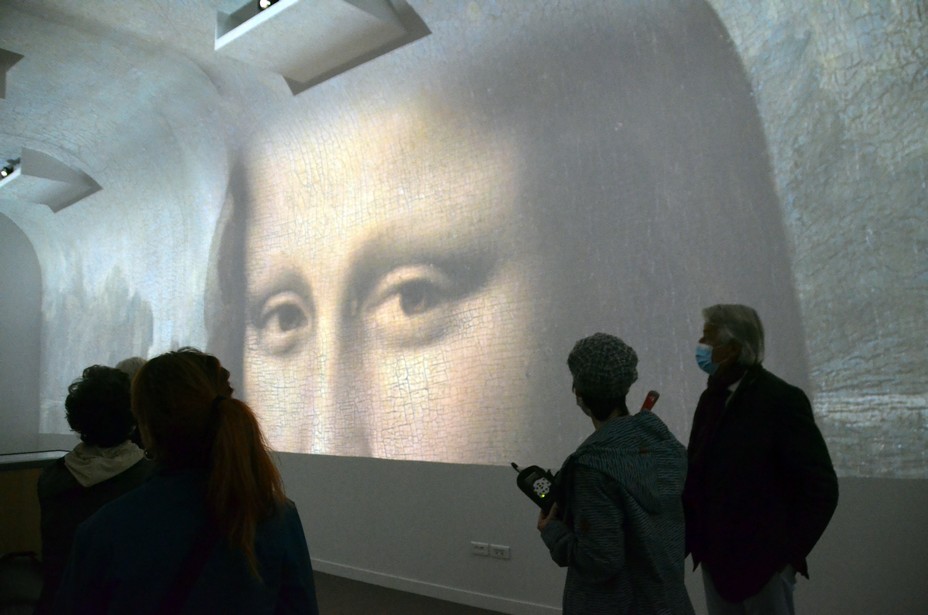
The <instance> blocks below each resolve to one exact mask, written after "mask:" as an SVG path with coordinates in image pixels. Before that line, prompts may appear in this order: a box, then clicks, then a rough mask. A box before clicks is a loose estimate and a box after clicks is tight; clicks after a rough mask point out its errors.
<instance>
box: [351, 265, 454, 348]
mask: <svg viewBox="0 0 928 615" xmlns="http://www.w3.org/2000/svg"><path fill="white" fill-rule="evenodd" d="M460 290H461V289H458V288H456V284H455V281H454V279H453V278H452V277H450V276H449V275H447V274H446V273H444V272H443V271H442V270H440V269H438V268H436V267H432V266H431V265H412V266H405V267H398V268H396V269H394V270H393V271H390V272H389V273H388V274H387V275H385V276H384V277H383V278H381V280H380V281H379V282H378V283H377V286H376V287H375V288H374V290H373V292H372V293H371V294H370V295H369V298H368V300H367V301H366V302H365V306H364V314H365V317H366V318H369V319H370V322H369V324H370V325H371V326H372V327H373V328H375V329H376V330H377V331H378V332H380V333H382V334H384V335H385V336H386V337H387V338H388V339H390V340H391V341H394V342H396V343H398V344H400V345H417V344H424V343H427V342H430V341H432V340H434V339H437V338H439V337H441V335H442V334H443V333H444V331H445V329H446V327H447V325H448V320H449V318H450V316H451V312H450V304H451V301H452V300H453V299H454V298H455V297H456V296H457V295H458V294H459V293H460Z"/></svg>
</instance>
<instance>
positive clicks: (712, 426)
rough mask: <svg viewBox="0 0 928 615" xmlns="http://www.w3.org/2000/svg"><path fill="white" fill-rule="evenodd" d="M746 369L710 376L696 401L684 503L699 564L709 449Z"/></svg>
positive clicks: (690, 542) (689, 541)
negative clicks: (700, 512) (700, 526)
mask: <svg viewBox="0 0 928 615" xmlns="http://www.w3.org/2000/svg"><path fill="white" fill-rule="evenodd" d="M746 372H747V369H746V368H745V367H743V366H741V365H737V366H733V367H732V368H730V369H727V370H725V371H724V372H723V373H722V374H721V375H713V376H709V381H708V383H707V384H706V390H705V391H703V393H702V395H700V396H699V403H697V404H696V413H695V415H694V416H693V428H692V430H691V432H690V442H689V446H688V447H687V450H686V452H687V457H688V459H689V468H688V471H687V475H686V485H685V487H684V489H683V504H684V508H685V510H686V516H687V527H686V530H687V531H686V533H687V537H686V538H687V551H688V552H691V553H693V559H694V563H698V557H699V553H698V551H700V550H701V549H700V548H699V544H698V543H699V536H700V535H701V532H700V531H699V523H700V519H699V511H700V508H701V500H702V493H703V487H704V485H703V481H704V479H705V460H706V452H707V449H708V448H709V445H710V444H711V442H712V439H713V437H714V436H715V432H716V430H717V429H718V426H719V422H720V421H721V420H722V416H723V415H724V414H725V403H726V402H727V401H728V397H729V396H730V395H731V391H729V390H728V387H730V386H731V385H732V384H734V383H735V382H737V381H738V380H740V379H741V378H743V377H744V375H745V373H746Z"/></svg>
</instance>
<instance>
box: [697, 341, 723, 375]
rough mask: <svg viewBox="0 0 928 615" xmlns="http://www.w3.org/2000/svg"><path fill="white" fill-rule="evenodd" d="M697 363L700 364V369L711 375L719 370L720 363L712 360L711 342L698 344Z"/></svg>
mask: <svg viewBox="0 0 928 615" xmlns="http://www.w3.org/2000/svg"><path fill="white" fill-rule="evenodd" d="M696 364H697V365H699V369H701V370H702V371H704V372H706V373H707V374H709V375H710V376H711V375H712V374H714V373H715V372H716V370H718V368H719V364H718V363H713V362H712V346H710V345H709V344H697V345H696Z"/></svg>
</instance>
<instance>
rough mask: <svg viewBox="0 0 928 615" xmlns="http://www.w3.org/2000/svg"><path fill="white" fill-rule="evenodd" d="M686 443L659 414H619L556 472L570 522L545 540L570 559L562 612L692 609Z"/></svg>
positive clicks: (563, 561)
mask: <svg viewBox="0 0 928 615" xmlns="http://www.w3.org/2000/svg"><path fill="white" fill-rule="evenodd" d="M685 477H686V449H685V448H684V447H683V445H682V444H681V443H680V442H678V441H677V439H676V438H674V436H673V434H671V433H670V431H669V430H668V429H667V426H666V425H664V423H663V422H662V421H661V420H660V419H659V418H658V417H657V416H656V415H654V414H653V413H650V412H639V413H638V414H636V415H633V416H627V417H622V418H616V419H612V420H610V421H608V422H606V423H605V424H604V425H603V426H602V427H601V428H600V429H599V430H597V431H595V432H594V433H593V434H592V435H591V436H590V437H589V438H587V439H586V441H584V442H583V444H581V445H580V447H579V448H578V449H577V450H576V452H574V454H572V455H571V456H570V457H568V458H567V461H565V462H564V465H563V467H562V468H561V471H560V473H559V474H558V482H559V484H561V485H562V487H563V489H564V502H565V509H564V510H563V511H561V513H560V515H561V518H562V519H563V521H553V522H551V523H549V524H548V525H547V526H546V527H545V529H544V530H543V531H542V534H541V535H542V539H543V540H544V542H545V544H546V545H547V546H548V549H549V550H550V552H551V557H552V559H553V560H554V561H555V562H556V563H557V564H558V565H560V566H567V581H566V584H565V586H564V605H563V606H564V613H565V615H570V614H573V613H577V614H580V613H582V614H583V615H596V614H597V613H609V614H616V613H635V614H636V615H642V614H649V613H653V614H661V615H678V614H679V615H689V614H691V613H693V607H692V605H691V603H690V600H689V596H688V595H687V593H686V587H685V586H684V584H683V575H684V570H683V556H684V522H683V504H682V501H681V494H682V492H683V482H684V480H685Z"/></svg>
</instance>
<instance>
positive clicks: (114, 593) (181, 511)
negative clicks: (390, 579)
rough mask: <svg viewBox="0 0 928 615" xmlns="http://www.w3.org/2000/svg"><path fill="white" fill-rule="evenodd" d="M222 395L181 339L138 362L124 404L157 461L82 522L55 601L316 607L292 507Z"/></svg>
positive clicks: (220, 384)
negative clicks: (179, 344)
mask: <svg viewBox="0 0 928 615" xmlns="http://www.w3.org/2000/svg"><path fill="white" fill-rule="evenodd" d="M232 393H233V390H232V386H231V385H230V383H229V372H228V371H227V370H226V369H225V368H223V367H222V365H221V364H220V363H219V361H218V360H217V359H216V358H215V357H213V356H210V355H208V354H204V353H202V352H199V351H197V350H194V349H191V348H184V349H181V350H178V351H174V352H169V353H166V354H163V355H161V356H159V357H156V358H154V359H151V360H150V361H148V363H146V364H145V365H144V366H143V367H142V368H141V369H140V370H139V372H138V374H137V375H136V377H135V379H134V380H133V383H132V411H133V413H134V414H135V416H136V419H137V421H138V425H139V430H140V431H141V434H142V440H143V442H144V444H145V448H146V451H147V452H148V454H149V455H151V456H152V457H153V458H154V459H155V461H156V463H157V465H158V467H159V470H158V472H157V473H156V474H155V476H153V477H152V478H151V479H150V480H149V481H148V482H146V483H145V484H144V485H142V486H141V487H139V488H138V489H136V490H135V491H133V492H132V493H130V494H128V495H127V496H125V497H122V498H120V499H119V500H116V501H115V502H113V503H112V504H111V505H109V506H107V507H105V508H104V509H102V510H101V511H100V512H98V513H97V514H96V515H95V516H94V517H92V518H91V519H90V520H89V521H88V522H87V523H86V524H84V525H83V526H82V527H81V529H80V531H79V532H78V535H77V538H76V539H75V543H74V548H73V551H72V553H71V559H70V562H69V564H68V568H67V570H66V572H65V577H64V580H63V583H62V587H61V589H60V591H59V593H58V595H57V599H56V607H57V609H56V610H57V611H59V612H65V613H97V612H101V613H102V612H107V613H122V612H126V613H129V612H131V613H143V614H144V613H180V612H187V613H207V612H212V613H249V614H251V613H310V614H315V613H317V612H318V609H317V606H316V596H315V588H314V585H313V578H312V567H311V565H310V559H309V550H308V548H307V546H306V539H305V536H304V535H303V527H302V524H301V522H300V518H299V514H298V513H297V510H296V507H295V506H294V504H293V502H291V501H289V500H288V499H287V498H286V496H285V495H284V489H283V484H282V481H281V478H280V474H279V473H278V471H277V468H276V467H275V465H274V462H273V461H272V459H271V456H270V454H269V452H268V449H267V446H266V444H265V441H264V437H263V436H262V434H261V430H260V428H259V426H258V422H257V420H256V418H255V415H254V412H253V411H252V410H251V408H249V407H248V406H247V405H246V404H245V403H243V402H242V401H239V400H237V399H235V398H234V397H233V396H232Z"/></svg>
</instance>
